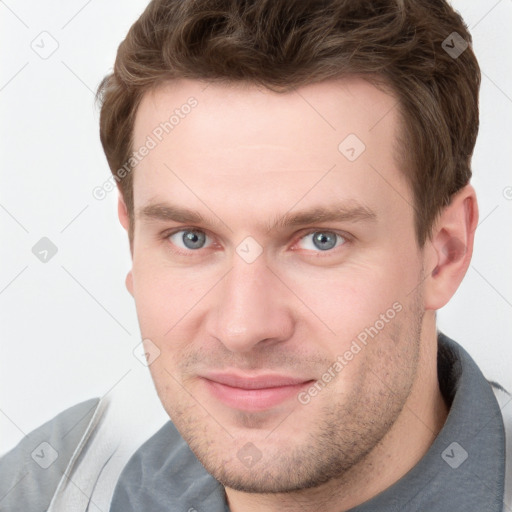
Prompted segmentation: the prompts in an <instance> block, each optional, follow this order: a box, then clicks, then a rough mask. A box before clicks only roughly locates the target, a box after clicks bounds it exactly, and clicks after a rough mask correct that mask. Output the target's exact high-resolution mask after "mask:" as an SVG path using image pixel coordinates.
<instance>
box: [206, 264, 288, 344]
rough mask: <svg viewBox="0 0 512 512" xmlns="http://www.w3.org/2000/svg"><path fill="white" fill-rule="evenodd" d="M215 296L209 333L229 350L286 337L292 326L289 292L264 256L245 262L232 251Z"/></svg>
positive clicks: (272, 342) (272, 341) (276, 341)
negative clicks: (229, 266) (225, 272)
mask: <svg viewBox="0 0 512 512" xmlns="http://www.w3.org/2000/svg"><path fill="white" fill-rule="evenodd" d="M217 288H218V289H217V293H216V295H215V297H214V300H215V306H214V307H213V308H212V309H211V310H210V312H209V317H208V321H207V329H208V333H209V334H210V335H211V336H213V337H215V338H217V339H218V340H219V341H220V342H221V343H222V344H223V345H224V346H225V347H226V348H227V349H228V350H230V351H232V352H238V353H244V352H249V351H251V350H253V349H254V348H255V347H256V345H261V344H265V345H268V344H275V343H279V342H283V341H286V340H287V339H289V338H290V337H291V336H292V333H293V329H294V321H293V315H292V312H291V310H290V304H291V303H292V301H290V297H289V292H288V296H287V295H286V288H285V287H284V286H283V284H282V283H281V282H280V281H279V279H278V278H277V277H276V275H275V273H274V272H273V271H272V270H271V269H270V268H269V267H267V264H266V262H265V260H264V258H263V257H260V258H258V260H256V261H255V262H253V263H246V262H245V261H244V260H243V259H242V258H239V257H238V255H236V254H235V255H234V258H233V265H232V268H231V270H230V272H229V273H228V274H227V275H226V276H225V278H224V279H223V280H222V282H221V283H219V286H218V287H217Z"/></svg>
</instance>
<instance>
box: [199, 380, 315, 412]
mask: <svg viewBox="0 0 512 512" xmlns="http://www.w3.org/2000/svg"><path fill="white" fill-rule="evenodd" d="M202 379H203V382H204V383H205V385H206V387H207V389H208V391H209V392H210V394H211V395H213V396H214V397H215V398H216V399H218V400H220V401H221V402H222V403H224V404H225V405H227V406H228V407H231V408H234V409H239V410H244V411H264V410H267V409H270V408H272V407H275V406H277V405H279V404H280V403H282V402H284V401H286V400H289V399H290V398H293V397H296V396H297V394H298V393H299V392H300V391H301V390H302V389H303V388H305V387H307V386H309V385H310V384H311V383H312V382H313V381H314V379H304V378H297V377H292V376H286V375H274V374H267V375H257V376H250V377H247V376H241V375H237V374H233V373H210V374H208V375H205V376H202Z"/></svg>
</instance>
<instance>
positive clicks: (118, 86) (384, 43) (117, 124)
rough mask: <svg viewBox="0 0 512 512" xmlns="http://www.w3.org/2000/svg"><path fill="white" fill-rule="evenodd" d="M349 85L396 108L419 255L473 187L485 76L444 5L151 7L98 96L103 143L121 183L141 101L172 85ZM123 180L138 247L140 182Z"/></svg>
mask: <svg viewBox="0 0 512 512" xmlns="http://www.w3.org/2000/svg"><path fill="white" fill-rule="evenodd" d="M454 33H456V34H454ZM456 45H458V46H456ZM466 45H467V48H465V49H464V47H465V46H466ZM450 48H451V49H454V48H455V50H463V51H462V53H461V54H460V55H457V53H455V54H454V53H453V51H452V52H450V51H449V50H450ZM459 53H460V51H459ZM349 75H358V76H363V77H367V78H368V79H369V80H371V81H373V82H375V81H376V80H377V81H381V82H382V84H384V85H385V86H387V87H388V88H390V90H391V92H392V93H393V94H394V95H395V96H396V98H397V100H398V108H399V111H400V113H401V121H402V134H401V137H400V139H401V142H402V144H401V150H400V158H399V159H400V164H401V167H402V168H403V170H404V172H405V173H406V175H407V177H408V179H409V181H410V184H411V187H412V191H413V194H414V202H415V204H414V208H415V223H416V231H417V238H418V242H419V244H420V246H422V245H423V244H424V242H425V240H426V239H427V238H428V236H429V234H430V232H431V228H432V225H433V223H434V221H435V219H436V217H437V215H438V214H439V212H440V211H441V210H442V208H443V207H444V206H446V205H447V204H448V203H449V202H450V199H451V197H452V195H453V194H454V193H455V192H457V191H458V190H459V189H461V188H462V187H463V186H464V185H466V184H467V183H468V182H469V179H470V177H471V167H470V162H471V155H472V152H473V148H474V145H475V142H476V136H477V133H478V91H479V87H480V69H479V66H478V63H477V60H476V57H475V55H474V53H473V51H472V48H471V36H470V34H469V32H468V30H467V27H466V25H465V24H464V21H463V20H462V18H461V17H460V15H459V14H458V13H457V12H455V11H454V10H453V9H452V8H451V7H450V6H449V5H448V3H447V2H446V1H445V0H252V1H251V0H153V1H152V2H151V3H150V4H149V5H148V7H147V8H146V10H145V11H144V13H143V14H142V15H141V16H140V18H139V19H138V20H137V21H136V22H135V23H134V25H133V26H132V27H131V29H130V31H129V32H128V35H127V36H126V38H125V40H124V41H123V42H122V43H121V45H120V46H119V49H118V52H117V58H116V61H115V66H114V71H113V73H112V74H110V75H108V76H107V77H105V79H104V80H103V81H102V83H101V85H100V87H99V89H98V97H99V99H100V101H101V103H102V106H101V116H100V137H101V142H102V144H103V148H104V151H105V154H106V157H107V160H108V163H109V166H110V169H111V171H112V173H113V174H114V176H116V171H117V170H119V169H120V168H121V167H123V166H125V168H126V163H127V162H128V161H129V157H130V153H131V151H132V135H133V124H134V120H135V115H136V111H137V108H138V105H139V103H140V100H141V98H142V96H143V95H144V94H145V93H146V92H147V91H149V90H151V89H153V88H155V87H156V86H158V85H159V84H161V83H162V82H165V81H166V80H172V79H176V78H190V79H199V80H208V81H214V80H215V81H223V82H226V83H229V82H238V81H245V82H250V83H254V84H259V85H263V86H264V87H267V88H269V89H271V90H275V91H282V92H284V91H289V90H292V89H293V88H295V87H298V86H301V85H306V84H310V83H314V82H320V81H323V80H327V79H330V78H339V77H343V76H349ZM124 174H126V176H125V177H124V178H123V179H122V180H119V179H118V182H119V186H120V189H121V192H122V194H123V197H124V200H125V202H126V205H127V207H128V211H129V213H130V241H132V237H133V180H132V173H131V172H128V173H124Z"/></svg>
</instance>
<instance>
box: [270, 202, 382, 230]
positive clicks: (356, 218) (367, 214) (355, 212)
mask: <svg viewBox="0 0 512 512" xmlns="http://www.w3.org/2000/svg"><path fill="white" fill-rule="evenodd" d="M376 220H377V215H376V213H375V212H374V211H372V210H370V209H369V208H367V207H366V206H363V205H340V204H335V205H332V206H318V207H314V208H310V209H308V210H304V211H300V212H296V213H293V212H287V213H285V214H284V215H281V216H278V217H276V218H275V220H274V222H273V223H272V224H270V225H269V226H268V230H269V231H271V230H273V229H276V228H277V229H279V228H286V227H293V226H302V225H309V224H316V223H320V222H361V221H372V222H374V221H376Z"/></svg>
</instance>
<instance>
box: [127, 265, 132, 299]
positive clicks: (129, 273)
mask: <svg viewBox="0 0 512 512" xmlns="http://www.w3.org/2000/svg"><path fill="white" fill-rule="evenodd" d="M125 284H126V289H127V290H128V291H129V292H130V295H131V296H132V297H133V274H132V271H131V270H130V271H129V272H128V274H126V280H125Z"/></svg>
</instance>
